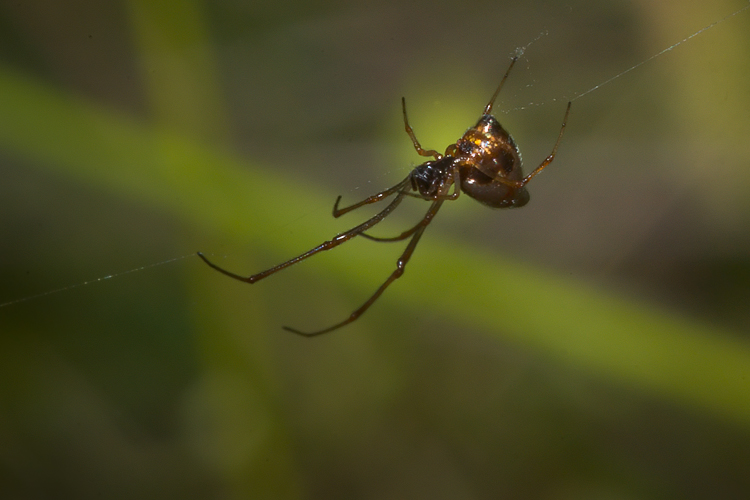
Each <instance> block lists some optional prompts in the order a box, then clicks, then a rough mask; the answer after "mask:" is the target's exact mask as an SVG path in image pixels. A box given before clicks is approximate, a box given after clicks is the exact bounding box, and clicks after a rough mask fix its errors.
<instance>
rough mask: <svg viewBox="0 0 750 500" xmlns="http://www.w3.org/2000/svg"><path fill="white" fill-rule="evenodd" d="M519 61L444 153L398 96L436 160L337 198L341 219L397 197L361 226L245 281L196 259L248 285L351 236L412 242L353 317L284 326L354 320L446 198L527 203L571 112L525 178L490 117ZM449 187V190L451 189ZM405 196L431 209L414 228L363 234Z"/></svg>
mask: <svg viewBox="0 0 750 500" xmlns="http://www.w3.org/2000/svg"><path fill="white" fill-rule="evenodd" d="M517 60H518V56H516V57H513V59H512V60H511V62H510V66H509V67H508V70H507V71H506V72H505V75H504V76H503V79H502V80H501V81H500V85H498V87H497V90H495V93H494V94H492V98H491V99H490V102H488V103H487V106H485V107H484V112H483V113H482V117H481V118H480V119H479V121H478V122H477V124H476V125H475V126H473V127H472V128H470V129H469V130H467V131H466V133H464V135H463V136H462V137H461V138H460V139H459V140H458V142H456V143H455V144H451V145H450V146H448V147H447V148H446V149H445V153H444V154H440V153H438V152H437V151H435V150H433V149H429V150H425V149H424V148H422V146H421V145H420V144H419V141H418V140H417V137H416V135H414V130H412V128H411V126H410V125H409V120H408V118H407V117H406V100H405V99H404V98H401V106H402V109H403V113H404V127H405V129H406V133H407V134H409V138H410V139H411V142H412V143H413V144H414V149H416V150H417V154H419V155H420V156H426V157H432V158H434V160H429V161H426V162H425V163H423V164H421V165H419V166H418V167H416V168H415V169H414V170H412V171H411V172H410V173H409V175H408V176H407V177H406V179H404V180H403V181H401V182H399V183H398V184H396V185H395V186H393V187H391V188H388V189H386V190H385V191H381V192H380V193H377V194H374V195H372V196H370V197H369V198H366V199H364V200H362V201H360V202H359V203H355V204H354V205H351V206H348V207H346V208H339V202H340V201H341V196H339V197H338V198H336V203H334V205H333V216H334V217H340V216H342V215H344V214H345V213H347V212H351V211H352V210H355V209H357V208H360V207H362V206H364V205H369V204H370V203H377V202H379V201H382V200H384V199H385V198H388V197H390V196H393V195H395V198H393V200H392V201H391V202H390V204H389V205H388V206H386V207H385V208H384V209H383V210H382V211H381V212H379V213H378V214H376V215H375V216H373V217H371V218H370V219H368V220H366V221H365V222H363V223H362V224H360V225H358V226H356V227H354V228H352V229H350V230H348V231H345V232H343V233H340V234H337V235H336V236H335V237H334V238H333V239H331V240H330V241H326V242H324V243H321V244H320V245H318V246H316V247H315V248H313V249H312V250H309V251H307V252H305V253H303V254H302V255H299V256H297V257H295V258H293V259H291V260H288V261H286V262H284V263H281V264H279V265H277V266H274V267H272V268H270V269H267V270H265V271H263V272H260V273H258V274H254V275H252V276H248V277H243V276H240V275H238V274H235V273H232V272H229V271H227V270H226V269H222V268H221V267H219V266H217V265H216V264H214V263H212V262H211V261H209V260H208V259H207V258H206V256H205V255H203V254H202V253H201V252H198V256H199V257H200V258H201V259H203V261H204V262H205V263H206V264H208V265H209V266H211V267H212V268H214V269H216V270H217V271H219V272H221V273H223V274H226V275H227V276H229V277H230V278H234V279H236V280H240V281H244V282H246V283H255V282H256V281H260V280H262V279H263V278H266V277H268V276H270V275H272V274H274V273H276V272H278V271H281V270H282V269H285V268H287V267H289V266H291V265H293V264H296V263H298V262H300V261H302V260H304V259H306V258H308V257H311V256H313V255H315V254H316V253H318V252H322V251H324V250H330V249H332V248H335V247H337V246H339V245H341V244H342V243H344V242H346V241H349V240H350V239H352V238H354V237H355V236H363V237H365V238H367V239H370V240H374V241H400V240H405V239H407V238H411V240H410V241H409V244H408V245H407V246H406V250H404V253H403V254H401V257H399V259H398V261H397V263H396V270H395V271H393V272H392V273H391V275H390V276H389V277H388V279H387V280H385V282H384V283H383V284H382V285H380V288H378V289H377V291H375V293H374V294H373V295H372V296H371V297H370V298H369V299H367V302H365V303H364V304H362V305H361V306H360V307H359V309H357V310H356V311H354V312H353V313H351V314H350V315H349V317H348V318H346V319H345V320H344V321H342V322H340V323H336V324H335V325H333V326H330V327H328V328H324V329H322V330H317V331H313V332H303V331H300V330H296V329H294V328H290V327H288V326H285V327H284V329H285V330H288V331H290V332H293V333H296V334H299V335H303V336H306V337H312V336H315V335H321V334H323V333H328V332H331V331H333V330H336V329H338V328H341V327H342V326H345V325H348V324H349V323H351V322H353V321H355V320H356V319H357V318H359V317H360V316H361V315H362V314H363V313H364V312H365V311H367V309H368V308H369V307H370V306H371V305H372V304H373V303H374V302H375V301H376V300H377V299H378V297H380V295H381V294H382V293H383V292H384V291H385V289H386V288H387V287H388V285H390V284H391V283H393V282H394V281H395V280H397V279H398V278H400V277H401V275H402V274H404V268H405V267H406V263H407V262H409V259H410V258H411V256H412V254H413V253H414V249H415V248H416V246H417V243H418V242H419V239H420V238H421V237H422V233H424V230H425V229H426V228H427V226H428V225H429V224H430V222H432V219H433V218H434V217H435V214H437V212H438V210H440V207H441V206H442V205H443V202H445V201H447V200H455V199H456V198H458V197H459V196H460V195H461V193H466V194H467V195H469V196H471V197H472V198H474V199H475V200H477V201H479V202H480V203H483V204H485V205H487V206H489V207H492V208H509V207H521V206H523V205H525V204H526V203H528V201H529V193H528V191H526V187H525V186H526V184H527V183H528V182H529V181H530V180H531V179H532V178H534V177H535V176H536V175H537V174H538V173H539V172H541V171H542V170H544V168H545V167H546V166H547V165H549V164H550V163H552V160H553V159H554V158H555V153H556V152H557V147H558V146H559V144H560V140H561V139H562V136H563V132H565V124H566V122H567V120H568V115H569V114H570V104H571V103H570V102H568V107H567V109H566V110H565V116H564V117H563V123H562V127H560V133H559V135H558V136H557V141H555V145H554V147H553V148H552V152H551V153H550V154H549V156H547V158H545V159H544V161H543V162H542V163H541V164H540V165H539V166H538V167H536V168H535V169H534V170H533V171H532V172H531V173H529V174H528V175H526V176H525V177H524V175H523V172H522V170H521V155H520V154H519V152H518V147H517V146H516V143H515V142H514V141H513V138H512V137H511V136H510V134H509V133H508V132H507V131H506V130H505V129H504V128H503V127H502V126H501V125H500V123H498V121H497V119H495V117H494V116H492V114H491V113H492V106H493V105H494V103H495V99H496V98H497V95H498V94H499V93H500V89H502V88H503V84H504V83H505V80H506V79H507V78H508V75H509V74H510V70H511V69H512V68H513V65H514V64H515V63H516V61H517ZM451 187H452V188H453V189H452V190H451ZM406 196H412V197H415V198H421V199H423V200H428V201H431V202H432V204H431V205H430V208H429V210H427V213H426V214H425V216H424V217H423V218H422V220H420V221H419V222H418V223H417V225H415V226H414V227H412V228H411V229H408V230H406V231H404V232H403V233H401V234H400V235H398V236H395V237H392V238H379V237H375V236H370V235H369V234H367V233H366V232H365V231H368V230H369V229H370V228H372V227H373V226H375V225H376V224H378V223H379V222H381V221H382V220H383V219H385V218H386V217H387V216H388V215H390V214H391V212H393V211H394V210H395V209H396V207H397V206H398V205H399V203H401V201H402V200H403V199H404V197H406Z"/></svg>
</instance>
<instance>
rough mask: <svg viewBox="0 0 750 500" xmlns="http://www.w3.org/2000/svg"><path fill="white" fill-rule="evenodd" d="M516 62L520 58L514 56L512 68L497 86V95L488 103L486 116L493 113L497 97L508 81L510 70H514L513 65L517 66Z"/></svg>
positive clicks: (485, 110) (511, 62) (485, 111)
mask: <svg viewBox="0 0 750 500" xmlns="http://www.w3.org/2000/svg"><path fill="white" fill-rule="evenodd" d="M516 61H518V56H514V57H513V58H512V59H511V60H510V66H508V69H507V71H506V72H505V76H503V79H502V80H500V85H498V86H497V89H496V90H495V93H494V94H492V98H491V99H490V102H488V103H487V106H485V107H484V114H485V115H489V114H491V113H492V106H494V104H495V99H497V95H498V94H499V93H500V89H502V88H503V85H505V80H507V79H508V75H510V70H511V69H513V65H514V64H516Z"/></svg>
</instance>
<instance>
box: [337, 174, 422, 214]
mask: <svg viewBox="0 0 750 500" xmlns="http://www.w3.org/2000/svg"><path fill="white" fill-rule="evenodd" d="M410 184H411V174H409V176H408V177H407V178H406V179H404V180H403V181H401V182H399V183H398V184H396V185H395V186H393V187H390V188H388V189H386V190H385V191H381V192H379V193H377V194H374V195H372V196H368V197H367V198H365V199H364V200H362V201H360V202H359V203H355V204H354V205H349V206H348V207H345V208H341V209H340V208H339V202H340V201H341V195H339V197H338V198H336V203H334V204H333V216H334V217H335V218H339V217H341V216H342V215H344V214H345V213H347V212H351V211H352V210H356V209H358V208H359V207H363V206H365V205H369V204H370V203H377V202H379V201H380V200H382V199H384V198H387V197H389V196H391V195H392V194H393V193H397V192H403V193H404V194H407V195H410V194H411V193H409V192H408V191H406V188H407V187H409V186H410Z"/></svg>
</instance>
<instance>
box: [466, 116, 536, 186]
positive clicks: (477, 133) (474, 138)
mask: <svg viewBox="0 0 750 500" xmlns="http://www.w3.org/2000/svg"><path fill="white" fill-rule="evenodd" d="M456 151H457V154H456V156H457V157H458V158H460V159H462V160H464V163H469V164H471V165H472V166H473V168H476V169H477V170H479V171H481V172H482V173H483V174H484V175H486V176H487V177H490V178H495V177H504V178H506V179H509V180H513V181H518V180H521V178H522V177H523V172H522V171H521V154H520V153H519V152H518V146H516V143H515V141H514V140H513V138H512V137H511V136H510V134H509V133H508V132H507V131H506V130H505V129H504V128H503V127H502V126H501V125H500V123H498V121H497V120H496V119H495V117H494V116H492V115H483V116H482V118H480V119H479V121H478V122H477V124H476V125H475V126H474V127H472V128H470V129H469V130H467V131H466V133H465V134H464V135H463V137H461V138H460V139H459V140H458V142H457V143H456Z"/></svg>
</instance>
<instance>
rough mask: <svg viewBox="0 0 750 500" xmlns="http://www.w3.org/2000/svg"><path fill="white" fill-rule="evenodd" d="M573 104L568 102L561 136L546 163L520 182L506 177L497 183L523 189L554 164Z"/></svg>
mask: <svg viewBox="0 0 750 500" xmlns="http://www.w3.org/2000/svg"><path fill="white" fill-rule="evenodd" d="M571 104H572V102H568V107H567V109H566V110H565V116H564V117H563V123H562V127H560V134H559V135H558V136H557V140H556V141H555V146H554V147H553V148H552V152H551V153H550V154H549V156H547V158H545V159H544V161H543V162H542V163H541V164H540V165H539V166H538V167H536V168H535V169H534V170H532V171H531V172H530V173H529V174H528V175H527V176H526V177H524V178H523V179H521V180H520V181H511V180H509V179H506V178H504V177H495V179H494V180H495V181H497V182H500V183H502V184H505V185H507V186H511V187H515V188H522V187H523V186H525V185H526V183H527V182H529V181H530V180H531V179H533V178H534V177H535V176H536V175H537V174H539V172H541V171H542V170H544V168H545V167H546V166H547V165H549V164H550V163H552V160H554V159H555V154H557V147H558V146H559V145H560V141H562V138H563V134H564V133H565V126H566V125H567V124H568V115H570V105H571Z"/></svg>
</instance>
